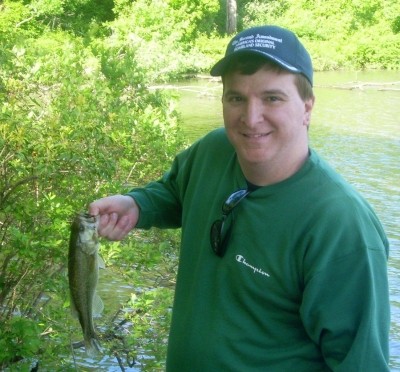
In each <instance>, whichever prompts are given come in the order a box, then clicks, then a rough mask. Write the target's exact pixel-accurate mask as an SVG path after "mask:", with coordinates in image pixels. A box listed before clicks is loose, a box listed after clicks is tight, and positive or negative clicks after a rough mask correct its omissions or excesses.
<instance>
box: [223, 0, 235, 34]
mask: <svg viewBox="0 0 400 372" xmlns="http://www.w3.org/2000/svg"><path fill="white" fill-rule="evenodd" d="M236 26H237V4H236V0H226V33H227V34H228V35H231V34H234V33H236Z"/></svg>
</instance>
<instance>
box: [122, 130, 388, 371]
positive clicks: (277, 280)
mask: <svg viewBox="0 0 400 372" xmlns="http://www.w3.org/2000/svg"><path fill="white" fill-rule="evenodd" d="M246 187H247V184H246V180H245V178H244V176H243V173H242V171H241V169H240V167H239V164H238V161H237V158H236V155H235V151H234V149H233V147H232V146H231V144H230V143H229V141H228V139H227V137H226V134H225V131H224V130H223V129H219V130H216V131H213V132H211V133H210V134H209V135H207V136H205V137H204V138H203V139H201V140H200V141H198V142H197V143H195V144H194V145H193V146H191V147H190V148H189V149H187V150H185V151H184V152H182V153H181V154H179V155H178V156H177V157H176V159H175V161H174V163H173V165H172V168H171V170H170V171H169V172H168V173H166V174H165V176H164V177H163V178H162V179H161V180H160V181H158V182H153V183H150V184H149V185H147V186H146V187H145V188H141V189H134V190H132V191H131V192H130V193H129V195H131V196H132V197H134V198H135V200H136V202H137V203H138V205H139V206H140V220H139V224H138V227H140V228H150V227H151V226H158V227H162V228H169V227H182V243H181V251H180V267H179V272H178V279H177V285H176V294H175V302H174V308H173V319H172V324H171V332H170V338H169V346H168V356H167V370H168V371H177V372H185V371H191V372H193V371H276V372H285V371H296V372H301V371H304V372H310V371H329V370H333V371H343V372H352V371H362V372H369V371H371V372H377V371H379V372H381V371H388V370H389V368H388V338H389V337H388V333H389V322H390V315H389V314H390V313H389V296H388V279H387V257H388V242H387V238H386V236H385V233H384V231H383V229H382V226H381V224H380V222H379V221H378V219H377V217H376V215H375V213H374V212H373V210H372V209H371V207H370V206H369V205H368V203H367V202H366V201H365V200H364V199H363V198H362V197H361V196H360V195H359V194H358V193H357V192H356V191H355V190H354V189H353V188H352V187H351V186H350V185H349V184H348V183H346V182H345V181H344V180H343V179H342V178H341V177H340V176H339V175H338V174H337V173H336V172H335V171H334V170H332V169H331V168H330V167H329V166H328V165H327V164H326V163H325V162H324V161H323V160H322V159H321V158H320V157H319V156H318V155H317V154H316V153H315V152H314V151H312V150H311V151H310V156H309V159H308V160H307V161H306V163H305V164H304V165H303V167H302V168H301V169H300V170H299V171H298V172H297V173H296V174H294V175H293V176H292V177H290V178H288V179H286V180H284V181H282V182H280V183H278V184H275V185H271V186H266V187H261V188H259V189H257V190H256V191H254V192H252V193H251V194H250V195H248V196H247V197H246V198H245V199H244V200H243V201H241V202H240V203H239V205H238V206H237V207H236V208H235V209H234V211H233V213H232V215H230V216H229V217H228V218H233V219H234V221H233V225H232V232H231V237H230V240H229V243H228V248H227V252H226V254H225V256H224V257H222V258H220V257H218V256H217V255H215V253H214V252H213V250H212V249H211V245H210V227H211V225H212V223H213V222H214V221H215V220H216V219H218V218H220V217H221V215H222V211H221V205H222V203H223V202H224V201H225V200H226V198H227V197H228V196H229V195H230V194H231V193H232V192H234V191H236V190H238V189H242V188H246Z"/></svg>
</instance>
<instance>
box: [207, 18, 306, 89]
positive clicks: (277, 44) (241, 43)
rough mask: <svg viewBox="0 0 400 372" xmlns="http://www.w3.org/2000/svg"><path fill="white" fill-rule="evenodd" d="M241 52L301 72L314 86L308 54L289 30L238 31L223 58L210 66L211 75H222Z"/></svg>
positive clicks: (268, 27)
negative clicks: (258, 56)
mask: <svg viewBox="0 0 400 372" xmlns="http://www.w3.org/2000/svg"><path fill="white" fill-rule="evenodd" d="M242 53H243V54H244V53H250V54H251V53H254V54H257V55H260V56H264V57H265V58H266V59H269V60H271V61H273V62H275V63H277V64H278V65H279V66H281V67H282V68H284V69H285V70H288V71H290V72H293V73H296V74H303V75H304V76H305V77H306V78H307V80H308V81H309V82H310V83H311V85H313V67H312V62H311V57H310V55H309V54H308V52H307V50H306V48H304V46H303V44H302V43H301V42H300V40H299V39H298V38H297V36H296V35H295V34H294V33H293V32H292V31H289V30H287V29H285V28H282V27H278V26H258V27H252V28H249V29H247V30H244V31H242V32H240V33H238V34H237V35H236V36H234V37H233V39H232V40H231V41H230V42H229V44H228V46H227V48H226V52H225V57H224V58H222V59H221V60H220V61H218V62H217V63H216V64H215V65H214V67H213V68H212V69H211V72H210V73H211V75H212V76H221V75H223V74H224V73H225V71H226V68H227V66H228V64H229V62H230V61H231V60H232V58H233V57H234V56H237V55H239V54H242Z"/></svg>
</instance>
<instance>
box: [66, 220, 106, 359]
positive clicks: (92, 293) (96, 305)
mask: <svg viewBox="0 0 400 372" xmlns="http://www.w3.org/2000/svg"><path fill="white" fill-rule="evenodd" d="M98 223H99V221H98V218H97V217H95V216H91V215H90V214H87V213H80V214H77V215H76V216H75V218H74V220H73V222H72V225H71V235H70V242H69V253H68V280H69V289H70V297H71V299H70V302H71V311H72V313H73V315H74V316H76V317H77V318H78V319H79V323H80V325H81V327H82V332H83V338H84V344H85V348H86V352H87V354H88V355H89V356H94V355H95V354H96V353H97V352H98V351H100V344H99V342H98V336H97V334H96V331H95V329H94V324H93V315H94V314H99V313H101V311H102V310H103V303H102V301H101V299H100V298H99V296H98V295H97V293H96V285H97V281H98V277H99V266H100V267H102V266H104V263H103V261H102V260H101V259H100V257H99V255H98V250H99V238H98V234H97V227H98Z"/></svg>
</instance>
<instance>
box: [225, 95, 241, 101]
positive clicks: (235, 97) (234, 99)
mask: <svg viewBox="0 0 400 372" xmlns="http://www.w3.org/2000/svg"><path fill="white" fill-rule="evenodd" d="M242 101H243V99H242V97H240V96H230V97H228V102H242Z"/></svg>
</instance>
